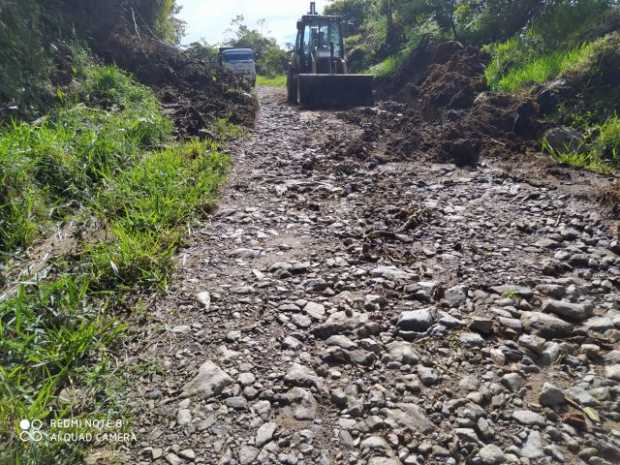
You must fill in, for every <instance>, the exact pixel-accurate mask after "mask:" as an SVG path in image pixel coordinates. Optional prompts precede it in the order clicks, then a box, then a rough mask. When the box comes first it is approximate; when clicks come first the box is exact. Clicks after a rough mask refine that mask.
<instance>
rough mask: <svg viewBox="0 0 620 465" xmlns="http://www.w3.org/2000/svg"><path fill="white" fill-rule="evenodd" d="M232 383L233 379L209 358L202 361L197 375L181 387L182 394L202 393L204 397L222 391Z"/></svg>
mask: <svg viewBox="0 0 620 465" xmlns="http://www.w3.org/2000/svg"><path fill="white" fill-rule="evenodd" d="M233 383H234V380H233V379H232V378H231V377H230V376H228V374H226V372H225V371H224V370H222V369H221V368H220V367H218V366H217V365H216V364H215V363H213V362H212V361H210V360H207V361H206V362H204V363H203V364H202V365H201V367H200V369H199V370H198V375H197V376H196V377H195V378H194V379H192V380H191V381H190V382H189V383H187V384H186V385H185V387H184V388H183V395H184V396H186V397H188V396H193V395H196V394H200V395H202V396H203V397H204V398H205V399H209V398H210V397H214V396H217V395H219V394H221V393H222V391H223V390H224V388H226V386H229V385H231V384H233Z"/></svg>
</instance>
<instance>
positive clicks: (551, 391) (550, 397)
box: [538, 383, 566, 408]
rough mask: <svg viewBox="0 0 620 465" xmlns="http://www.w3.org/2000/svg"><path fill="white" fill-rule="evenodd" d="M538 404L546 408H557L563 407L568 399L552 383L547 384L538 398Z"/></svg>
mask: <svg viewBox="0 0 620 465" xmlns="http://www.w3.org/2000/svg"><path fill="white" fill-rule="evenodd" d="M538 402H539V403H540V405H543V406H545V407H551V408H556V407H559V406H561V405H563V404H564V403H565V402H566V398H565V397H564V392H562V390H561V389H560V388H558V387H556V386H554V385H553V384H551V383H545V384H543V387H542V390H541V391H540V395H539V396H538Z"/></svg>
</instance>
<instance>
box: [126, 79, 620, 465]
mask: <svg viewBox="0 0 620 465" xmlns="http://www.w3.org/2000/svg"><path fill="white" fill-rule="evenodd" d="M259 93H260V99H261V104H262V109H261V112H260V114H259V115H258V120H257V125H256V130H255V133H254V134H253V135H252V137H250V138H249V139H248V140H246V141H244V142H240V143H238V144H236V145H233V146H231V148H230V150H231V152H232V153H233V157H234V159H235V168H234V172H233V174H232V176H231V180H230V182H229V185H228V187H227V188H226V190H225V192H224V194H223V199H222V201H221V203H220V208H219V210H218V211H217V212H216V213H215V214H214V216H212V217H211V218H210V220H209V221H208V222H207V223H205V224H204V225H203V227H202V229H200V230H195V231H192V232H191V235H190V239H189V243H188V246H187V247H186V248H185V249H184V250H182V252H181V254H180V255H179V257H178V261H179V270H178V272H177V274H176V277H175V279H174V281H173V282H172V285H171V288H170V289H169V292H168V293H167V294H166V296H164V297H153V298H152V300H151V302H150V303H149V307H148V311H147V312H145V314H144V316H143V318H144V320H143V321H142V322H140V325H141V326H135V328H134V329H135V340H134V341H133V343H132V344H131V346H130V347H129V348H128V350H129V353H130V354H131V358H130V362H131V364H132V365H133V367H134V368H133V371H134V373H137V374H136V375H135V379H134V381H133V386H134V392H133V395H132V397H133V399H132V402H133V405H134V407H135V416H134V432H135V433H136V435H137V436H138V438H139V442H138V443H137V444H135V447H134V448H133V449H132V450H130V451H129V453H130V454H131V456H132V460H131V462H132V463H135V464H152V463H154V464H166V463H168V464H170V465H181V464H192V463H196V464H208V465H211V464H214V465H215V464H231V465H233V464H234V465H236V464H241V465H248V464H288V465H296V464H297V465H302V464H305V465H319V464H321V465H328V464H360V465H361V464H363V465H366V464H367V465H399V464H403V465H415V464H420V465H421V464H462V463H467V464H483V465H498V464H504V463H506V464H511V463H514V464H581V463H588V464H591V465H599V464H600V465H603V464H617V463H620V344H619V341H620V256H619V255H618V254H620V246H619V245H618V243H617V242H614V241H615V240H617V237H615V236H614V235H615V234H617V232H616V231H615V230H614V225H613V224H611V223H610V222H609V221H607V220H605V219H604V218H602V217H601V216H600V215H599V213H598V212H597V209H596V208H595V206H593V205H592V204H589V203H586V202H585V201H583V200H576V199H574V198H573V197H572V196H571V195H570V191H569V190H568V188H565V186H562V185H556V186H547V187H541V186H540V183H532V184H529V183H526V182H523V181H522V180H518V179H515V178H514V177H511V176H510V175H509V174H507V173H506V172H504V171H502V170H501V169H499V168H497V167H495V166H494V165H493V163H491V162H490V161H487V162H486V164H485V162H484V160H483V163H482V164H481V165H480V166H479V167H478V168H476V169H468V170H463V169H459V168H457V167H455V166H453V165H449V164H431V163H428V162H424V163H423V162H421V161H417V162H416V160H410V161H409V162H390V161H389V160H388V161H387V162H386V157H385V154H373V153H364V154H363V156H361V155H360V153H359V151H360V150H362V148H360V147H357V148H356V144H352V145H351V149H350V150H348V151H346V150H345V151H338V152H334V151H332V150H329V149H328V147H330V146H333V142H334V140H341V141H343V142H346V141H347V140H352V141H356V140H359V137H360V134H361V133H362V132H363V130H362V129H361V128H359V127H356V126H354V125H351V124H349V123H346V122H344V121H343V120H341V119H339V118H338V117H337V115H336V114H334V113H321V112H298V111H296V110H294V109H291V108H289V107H287V106H286V105H285V104H284V103H283V102H284V95H282V93H281V92H280V91H278V90H267V89H261V90H259ZM330 141H331V142H330ZM388 158H389V157H388Z"/></svg>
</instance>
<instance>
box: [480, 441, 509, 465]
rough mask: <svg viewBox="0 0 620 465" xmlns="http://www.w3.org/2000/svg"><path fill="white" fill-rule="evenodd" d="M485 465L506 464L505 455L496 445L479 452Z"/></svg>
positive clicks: (488, 445)
mask: <svg viewBox="0 0 620 465" xmlns="http://www.w3.org/2000/svg"><path fill="white" fill-rule="evenodd" d="M478 455H479V456H480V462H482V464H483V465H499V464H500V463H504V453H503V452H502V450H501V449H500V448H499V447H497V446H496V445H495V444H487V445H486V446H484V447H483V448H482V449H480V451H479V452H478Z"/></svg>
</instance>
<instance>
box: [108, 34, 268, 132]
mask: <svg viewBox="0 0 620 465" xmlns="http://www.w3.org/2000/svg"><path fill="white" fill-rule="evenodd" d="M98 54H99V55H100V56H101V57H102V58H103V59H104V60H105V61H107V62H111V63H115V64H117V65H118V66H119V67H121V68H123V69H125V70H128V71H129V72H131V73H133V74H134V75H135V76H136V78H137V79H138V80H139V81H141V82H142V83H144V84H146V85H148V86H151V87H153V88H154V89H155V91H156V93H157V95H158V97H159V98H160V100H161V102H162V104H163V106H164V109H165V110H166V113H168V114H169V116H171V118H172V119H173V120H174V122H175V125H176V129H177V135H178V136H180V137H187V136H204V135H210V134H209V127H210V126H211V124H213V122H214V121H215V120H217V119H219V118H223V119H226V120H228V121H230V122H231V123H234V124H239V125H243V126H252V125H253V124H254V118H255V114H256V111H257V109H258V102H257V100H256V97H255V96H254V95H253V94H252V91H251V88H250V86H249V84H247V83H245V82H243V81H242V80H240V79H238V78H237V77H236V76H234V75H233V74H231V73H229V72H227V71H225V70H223V69H221V68H219V67H217V66H215V65H212V64H210V63H207V62H205V61H201V60H196V59H194V58H190V57H188V56H187V55H186V54H185V53H184V52H183V51H182V50H180V49H179V48H177V47H173V46H170V45H167V44H165V43H162V42H160V41H157V40H154V39H149V38H142V39H141V40H136V38H135V36H133V35H130V34H126V33H123V32H119V33H115V34H112V35H111V36H110V37H109V39H108V41H107V42H106V43H105V44H102V46H100V48H99V50H98Z"/></svg>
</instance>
